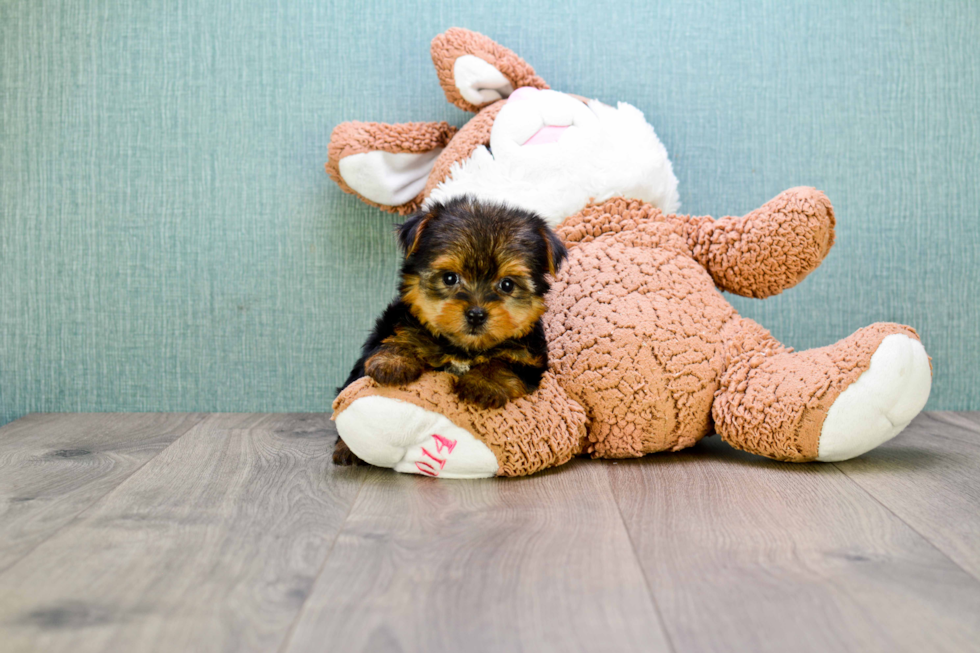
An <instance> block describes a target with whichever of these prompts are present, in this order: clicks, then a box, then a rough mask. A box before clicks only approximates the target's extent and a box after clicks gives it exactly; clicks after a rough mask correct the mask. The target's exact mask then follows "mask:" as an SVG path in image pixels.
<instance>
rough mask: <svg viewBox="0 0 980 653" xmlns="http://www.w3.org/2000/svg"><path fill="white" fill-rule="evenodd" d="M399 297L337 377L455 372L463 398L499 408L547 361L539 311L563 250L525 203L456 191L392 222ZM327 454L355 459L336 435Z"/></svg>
mask: <svg viewBox="0 0 980 653" xmlns="http://www.w3.org/2000/svg"><path fill="white" fill-rule="evenodd" d="M398 240H399V243H400V244H401V247H402V250H403V251H404V253H405V259H404V262H403V263H402V268H401V283H400V287H399V295H398V297H397V298H396V299H395V300H394V301H393V302H391V304H390V305H389V306H388V308H386V309H385V311H384V313H382V315H381V317H380V318H378V321H377V323H376V324H375V327H374V331H373V332H372V333H371V335H370V337H368V339H367V342H365V343H364V348H363V350H362V354H361V357H360V358H359V359H358V361H357V362H356V363H355V364H354V369H353V370H352V371H351V373H350V376H349V377H348V378H347V381H346V382H344V385H343V386H342V387H340V388H339V389H338V391H340V390H343V389H344V388H346V387H347V386H348V385H350V384H351V383H353V382H354V381H356V380H357V379H359V378H361V377H362V376H364V375H367V376H370V377H371V378H372V379H374V380H375V381H376V382H378V383H379V384H381V385H401V384H404V383H410V382H411V381H414V380H415V379H417V378H419V376H421V375H422V373H423V372H425V371H426V370H439V371H446V372H450V373H451V374H453V375H454V390H455V392H456V394H457V395H458V396H459V397H460V398H462V399H463V400H465V401H469V402H471V403H474V404H476V405H478V406H481V407H483V408H500V407H501V406H504V405H505V404H506V403H507V402H508V401H510V400H511V399H517V398H518V397H522V396H524V395H526V394H528V393H530V392H533V391H534V390H535V389H537V387H538V384H539V383H540V382H541V376H542V375H543V374H544V372H545V370H547V369H548V347H547V342H546V341H545V335H544V326H543V325H542V323H541V315H542V314H543V313H544V311H545V308H546V306H545V300H544V297H545V294H546V293H547V292H548V288H549V287H550V284H549V282H548V278H547V275H554V274H555V272H557V270H558V268H559V267H560V266H561V263H562V261H564V260H565V257H566V255H567V253H566V251H565V246H564V245H563V244H562V242H561V241H560V240H559V239H558V237H557V236H556V235H555V233H554V232H553V231H552V230H551V229H549V228H548V225H547V223H545V221H544V220H543V219H541V218H540V217H539V216H537V215H535V214H534V213H531V212H529V211H524V210H521V209H512V208H509V207H506V206H502V205H500V204H493V203H487V202H481V201H478V200H476V199H474V198H471V197H459V198H455V199H452V200H450V201H448V202H447V203H445V204H439V203H437V204H434V205H433V206H432V207H431V208H430V209H429V210H427V211H423V212H421V213H418V214H416V215H414V216H412V217H411V218H409V219H408V220H407V221H406V222H405V223H404V224H401V225H399V226H398ZM334 462H335V463H337V464H347V465H349V464H352V463H355V462H359V460H358V459H357V457H356V456H354V454H353V453H352V452H351V451H350V449H348V448H347V445H346V444H344V441H343V440H341V439H338V440H337V446H336V448H335V449H334Z"/></svg>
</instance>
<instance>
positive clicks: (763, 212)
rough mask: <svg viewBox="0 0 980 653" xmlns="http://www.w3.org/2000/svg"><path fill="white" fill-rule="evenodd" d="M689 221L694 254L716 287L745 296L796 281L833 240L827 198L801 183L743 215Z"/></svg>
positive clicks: (763, 294) (816, 262) (779, 288)
mask: <svg viewBox="0 0 980 653" xmlns="http://www.w3.org/2000/svg"><path fill="white" fill-rule="evenodd" d="M678 218H680V216H676V217H674V219H678ZM687 221H688V222H687V225H686V229H687V231H688V241H689V243H690V247H691V252H692V254H694V257H695V258H696V259H697V260H698V261H699V262H700V263H701V264H702V265H703V266H704V267H705V268H706V269H707V270H708V272H709V273H710V274H711V277H712V279H714V281H715V284H717V285H718V287H719V288H721V289H722V290H727V291H728V292H731V293H735V294H736V295H742V296H743V297H756V298H763V297H769V296H771V295H777V294H779V293H780V292H782V291H783V290H785V289H787V288H791V287H793V286H795V285H796V284H798V283H799V282H800V281H802V280H803V278H804V277H805V276H806V275H808V274H810V272H812V271H813V270H815V269H816V268H817V266H819V265H820V263H821V262H822V261H823V259H824V257H826V256H827V252H828V251H829V250H830V247H831V245H833V244H834V209H833V207H831V205H830V200H828V199H827V196H826V195H824V194H823V193H821V192H820V191H818V190H816V189H814V188H807V187H802V186H801V187H799V188H791V189H790V190H787V191H783V192H782V193H780V194H779V195H777V196H776V197H775V198H773V199H771V200H769V201H768V202H766V203H765V204H764V205H763V206H762V207H760V208H758V209H756V210H755V211H752V212H751V213H747V214H746V215H743V216H742V217H737V218H736V217H725V218H721V219H719V220H712V219H711V218H709V217H700V218H687Z"/></svg>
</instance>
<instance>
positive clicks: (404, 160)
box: [327, 28, 680, 226]
mask: <svg viewBox="0 0 980 653" xmlns="http://www.w3.org/2000/svg"><path fill="white" fill-rule="evenodd" d="M432 61H433V63H434V64H435V67H436V70H437V72H438V73H439V81H440V83H441V84H442V87H443V90H444V91H445V93H446V97H447V99H448V100H449V101H450V102H452V103H453V104H455V105H456V106H458V107H460V108H461V109H464V110H467V111H474V112H477V115H476V116H475V117H474V118H473V119H471V120H470V121H469V122H468V123H467V124H466V125H464V126H463V127H462V128H461V129H459V130H456V128H454V127H452V126H450V125H448V124H447V123H445V122H431V123H405V124H400V125H389V124H384V123H363V122H347V123H343V124H341V125H338V126H337V127H336V128H335V129H334V131H333V135H332V136H331V139H330V150H329V161H328V163H327V172H328V173H330V175H331V177H333V179H334V180H335V181H336V182H337V183H338V184H339V185H340V187H341V188H343V189H344V190H345V191H347V192H349V193H354V194H355V195H358V196H360V197H361V198H362V199H363V200H365V201H366V202H367V203H368V204H371V205H373V206H377V207H378V208H381V209H384V210H387V211H391V212H395V213H400V214H402V215H408V214H411V213H414V212H415V211H416V210H418V209H420V208H421V209H425V208H427V207H428V206H430V205H431V204H432V203H433V202H447V201H449V200H451V199H452V198H455V197H461V196H464V195H469V196H472V197H475V198H477V199H480V200H484V201H490V202H502V203H506V204H507V205H509V206H513V207H519V208H523V209H526V210H529V211H533V212H535V213H538V214H539V215H541V216H543V217H544V218H545V220H547V221H548V223H549V224H550V225H552V226H555V225H557V224H558V223H560V222H561V221H562V220H563V219H564V218H565V217H567V216H569V215H571V214H573V213H575V212H577V211H580V210H581V209H582V208H584V207H585V206H586V205H587V204H588V203H590V202H601V201H604V200H607V199H609V198H611V197H627V198H632V199H638V200H642V201H644V202H647V203H649V204H652V205H653V206H655V207H657V208H659V209H661V210H663V211H665V212H673V211H676V210H677V208H678V207H679V205H680V203H679V200H678V195H677V178H676V177H675V176H674V173H673V169H672V167H671V163H670V160H669V159H668V158H667V150H666V148H664V146H663V144H662V143H661V142H660V140H659V139H658V138H657V134H656V133H655V132H654V130H653V127H651V126H650V125H649V123H647V122H646V120H645V119H644V117H643V114H642V113H641V112H640V111H639V110H638V109H636V108H635V107H632V106H630V105H629V104H626V103H624V102H620V103H619V104H618V105H617V106H616V107H615V108H614V107H611V106H608V105H605V104H603V103H601V102H599V101H598V100H586V99H585V98H582V97H580V96H577V95H570V94H567V93H559V92H558V91H553V90H550V89H548V86H547V85H546V84H545V83H544V81H542V80H541V78H540V77H538V76H537V75H535V74H534V70H533V69H532V68H531V67H530V66H529V65H528V64H527V63H525V62H524V61H523V60H522V59H521V58H520V57H518V56H517V55H516V54H514V53H513V52H511V51H510V50H508V49H507V48H504V47H502V46H500V45H498V44H496V43H494V42H493V41H491V40H490V39H488V38H487V37H485V36H483V35H480V34H476V33H474V32H470V31H467V30H462V29H455V28H454V29H450V30H449V31H448V32H446V33H445V34H442V35H440V36H438V37H436V38H435V39H434V40H433V42H432Z"/></svg>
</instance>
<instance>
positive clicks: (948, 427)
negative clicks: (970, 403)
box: [835, 413, 980, 580]
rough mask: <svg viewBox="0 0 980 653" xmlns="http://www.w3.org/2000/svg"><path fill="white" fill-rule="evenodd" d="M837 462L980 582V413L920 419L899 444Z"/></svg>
mask: <svg viewBox="0 0 980 653" xmlns="http://www.w3.org/2000/svg"><path fill="white" fill-rule="evenodd" d="M971 417H972V418H973V419H971ZM835 464H836V466H837V467H838V468H839V469H840V470H841V471H843V472H844V473H845V474H846V475H847V476H848V477H850V478H851V479H852V480H853V481H854V482H855V483H857V484H858V485H860V486H861V487H862V488H863V489H864V490H865V491H866V492H867V493H868V494H870V495H871V496H873V497H874V498H875V499H877V500H878V501H879V502H880V503H881V504H882V505H884V506H885V507H887V508H888V509H889V510H891V511H892V512H893V513H895V514H896V515H897V516H898V517H900V518H901V519H902V520H903V521H905V522H906V523H907V524H909V525H910V526H911V527H912V528H914V529H915V530H916V531H917V532H918V533H920V534H921V535H922V536H923V537H925V538H926V539H927V540H929V541H930V542H932V543H933V544H934V545H935V546H936V548H938V549H939V550H940V551H942V552H943V553H945V554H946V555H947V556H949V557H950V558H951V559H952V560H953V561H954V562H956V564H958V565H959V566H960V567H962V568H963V569H965V570H966V571H968V572H969V573H970V574H972V575H973V577H974V578H976V579H978V580H980V413H973V414H965V413H926V414H923V415H920V416H919V417H917V418H916V419H915V421H914V422H912V424H910V425H909V426H908V428H906V429H905V431H903V432H902V433H901V435H899V436H898V437H897V438H895V439H894V440H892V441H890V442H887V443H885V444H884V445H882V446H880V447H878V448H877V449H875V450H873V451H870V452H868V453H867V454H865V455H864V456H861V457H860V458H856V459H854V460H849V461H847V462H843V463H835Z"/></svg>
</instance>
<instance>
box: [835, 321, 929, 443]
mask: <svg viewBox="0 0 980 653" xmlns="http://www.w3.org/2000/svg"><path fill="white" fill-rule="evenodd" d="M931 387H932V371H931V370H930V368H929V356H928V355H927V354H926V350H925V348H924V347H923V346H922V343H921V342H919V341H918V340H915V339H914V338H910V337H909V336H906V335H904V334H901V333H895V334H892V335H890V336H887V337H886V338H885V339H884V340H882V341H881V344H880V345H878V349H877V350H876V351H875V353H874V355H872V356H871V366H870V367H869V368H868V369H867V370H866V371H865V372H864V373H863V374H862V375H861V376H860V377H858V380H857V381H855V382H854V383H852V384H851V385H850V386H848V388H847V389H846V390H844V392H842V393H841V395H840V396H839V397H837V400H836V401H834V403H833V405H832V406H831V407H830V411H829V412H828V413H827V420H826V421H825V422H824V423H823V429H821V431H820V444H819V445H818V447H817V460H821V461H825V462H836V461H840V460H848V459H849V458H854V457H855V456H860V455H861V454H863V453H865V452H866V451H870V450H871V449H874V448H875V447H877V446H878V445H879V444H881V443H883V442H886V441H887V440H891V439H892V438H893V437H895V436H896V435H898V434H899V433H900V432H901V431H902V429H904V428H905V427H906V426H908V424H909V422H911V421H912V418H914V417H915V416H916V415H918V414H919V411H921V410H922V408H923V407H924V406H925V405H926V400H928V399H929V389H930V388H931Z"/></svg>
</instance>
